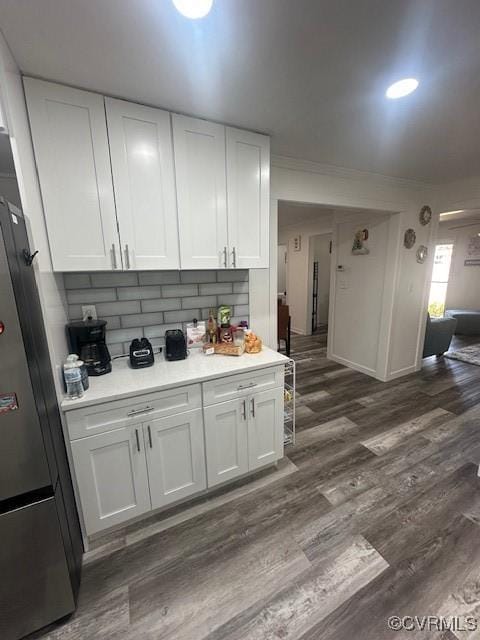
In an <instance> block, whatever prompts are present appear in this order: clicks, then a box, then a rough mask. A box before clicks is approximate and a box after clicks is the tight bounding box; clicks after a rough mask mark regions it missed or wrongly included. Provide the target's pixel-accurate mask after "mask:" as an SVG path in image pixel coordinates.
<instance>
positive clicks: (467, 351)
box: [444, 344, 480, 367]
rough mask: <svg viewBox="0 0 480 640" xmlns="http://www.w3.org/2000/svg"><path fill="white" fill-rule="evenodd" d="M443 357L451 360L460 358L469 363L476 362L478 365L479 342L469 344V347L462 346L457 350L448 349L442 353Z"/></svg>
mask: <svg viewBox="0 0 480 640" xmlns="http://www.w3.org/2000/svg"><path fill="white" fill-rule="evenodd" d="M444 356H445V358H451V359H452V360H461V361H462V362H468V363H469V364H476V365H477V366H479V367H480V344H471V345H470V346H469V347H463V349H459V350H458V351H449V352H448V353H445V354H444Z"/></svg>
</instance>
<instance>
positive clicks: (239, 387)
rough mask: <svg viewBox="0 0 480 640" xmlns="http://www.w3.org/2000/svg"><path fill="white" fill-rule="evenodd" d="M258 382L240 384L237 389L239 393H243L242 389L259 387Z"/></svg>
mask: <svg viewBox="0 0 480 640" xmlns="http://www.w3.org/2000/svg"><path fill="white" fill-rule="evenodd" d="M257 384H258V383H257V382H249V383H248V384H239V385H238V387H237V391H241V390H242V389H251V388H252V387H256V386H257Z"/></svg>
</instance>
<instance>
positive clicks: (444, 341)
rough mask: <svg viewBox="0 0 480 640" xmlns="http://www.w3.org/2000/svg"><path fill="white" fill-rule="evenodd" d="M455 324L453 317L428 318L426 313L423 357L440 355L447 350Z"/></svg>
mask: <svg viewBox="0 0 480 640" xmlns="http://www.w3.org/2000/svg"><path fill="white" fill-rule="evenodd" d="M456 326H457V321H456V319H455V318H448V317H446V318H430V314H428V316H427V330H426V332H425V343H424V345H423V357H424V358H428V356H441V355H443V354H444V353H445V351H448V349H449V348H450V342H451V341H452V336H453V334H454V333H455V327H456Z"/></svg>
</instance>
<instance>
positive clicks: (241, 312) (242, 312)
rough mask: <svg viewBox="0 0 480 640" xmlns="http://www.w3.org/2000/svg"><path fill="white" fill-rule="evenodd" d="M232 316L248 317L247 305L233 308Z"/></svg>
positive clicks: (238, 305)
mask: <svg viewBox="0 0 480 640" xmlns="http://www.w3.org/2000/svg"><path fill="white" fill-rule="evenodd" d="M233 315H234V316H235V317H236V318H238V317H239V316H240V317H242V318H243V317H246V316H248V304H236V305H235V306H234V308H233Z"/></svg>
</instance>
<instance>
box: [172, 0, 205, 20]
mask: <svg viewBox="0 0 480 640" xmlns="http://www.w3.org/2000/svg"><path fill="white" fill-rule="evenodd" d="M172 1H173V4H174V5H175V8H176V9H177V11H179V12H180V13H181V14H182V16H185V17H186V18H191V19H192V20H198V19H199V18H204V17H205V16H206V15H207V14H208V13H210V9H211V8H212V5H213V0H172Z"/></svg>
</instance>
